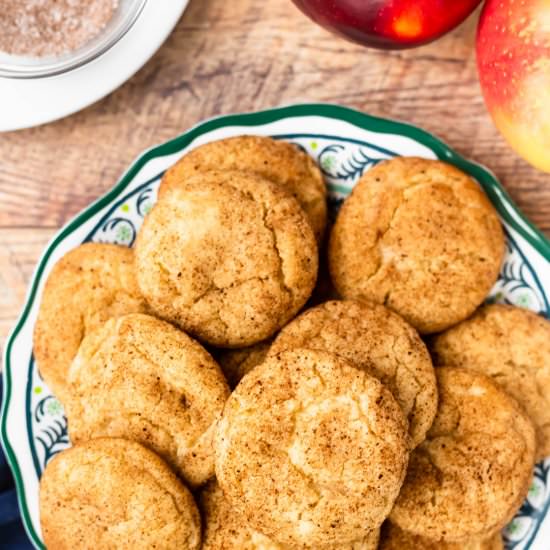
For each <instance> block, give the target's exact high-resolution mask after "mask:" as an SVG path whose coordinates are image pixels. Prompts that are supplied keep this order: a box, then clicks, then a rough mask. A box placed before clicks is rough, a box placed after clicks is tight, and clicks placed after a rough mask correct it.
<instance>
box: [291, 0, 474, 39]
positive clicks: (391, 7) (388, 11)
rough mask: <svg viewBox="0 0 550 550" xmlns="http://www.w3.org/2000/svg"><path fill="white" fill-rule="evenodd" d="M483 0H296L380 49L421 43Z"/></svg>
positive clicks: (349, 35)
mask: <svg viewBox="0 0 550 550" xmlns="http://www.w3.org/2000/svg"><path fill="white" fill-rule="evenodd" d="M480 1H481V0H293V2H294V3H295V4H296V5H297V6H298V7H299V8H300V9H301V10H302V11H303V12H304V13H305V14H306V15H308V16H309V17H311V19H313V20H314V21H316V22H317V23H319V24H320V25H322V26H323V27H325V28H327V29H329V30H331V31H334V32H336V33H338V34H340V35H342V36H344V37H346V38H349V39H351V40H353V41H355V42H359V43H360V44H364V45H366V46H372V47H373V48H381V49H388V50H389V49H403V48H412V47H414V46H420V45H422V44H426V43H428V42H431V41H432V40H435V39H436V38H439V37H440V36H441V35H443V34H445V33H446V32H449V31H450V30H452V29H454V28H455V27H456V26H458V25H459V24H460V23H462V21H464V19H466V17H468V15H470V13H472V11H473V10H474V9H475V8H476V6H477V5H478V4H479V3H480Z"/></svg>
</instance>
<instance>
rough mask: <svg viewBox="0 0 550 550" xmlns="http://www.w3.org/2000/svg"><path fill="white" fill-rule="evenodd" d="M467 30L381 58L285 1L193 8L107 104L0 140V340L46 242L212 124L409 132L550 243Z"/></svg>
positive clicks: (542, 200)
mask: <svg viewBox="0 0 550 550" xmlns="http://www.w3.org/2000/svg"><path fill="white" fill-rule="evenodd" d="M476 17H477V16H476V15H474V16H473V17H472V18H470V20H469V21H468V22H467V23H466V24H465V25H463V26H462V27H461V28H460V29H458V30H457V31H456V32H454V33H453V34H451V35H449V36H447V37H446V38H444V39H443V40H440V41H438V42H437V43H435V44H432V45H429V46H426V47H424V48H420V49H416V50H410V51H405V52H391V53H390V52H378V51H375V50H367V49H364V48H361V47H360V46H356V45H354V44H350V43H348V42H345V41H343V40H341V39H340V38H336V37H333V36H332V35H330V34H329V33H327V32H326V31H324V30H323V29H320V28H318V27H317V26H315V25H313V24H312V23H310V21H309V20H307V19H306V18H305V17H304V16H303V15H302V14H301V13H299V12H298V10H297V9H296V8H295V7H294V6H293V5H292V3H291V2H290V1H289V0H270V1H265V0H233V1H232V2H220V1H219V0H192V1H191V3H190V6H189V8H188V10H187V12H186V13H185V15H184V16H183V18H182V20H181V21H180V22H179V24H178V26H177V28H176V30H175V32H174V33H173V34H172V36H171V37H170V39H169V40H168V41H167V43H166V44H165V45H164V46H163V47H162V48H161V50H160V51H159V52H158V53H157V54H156V55H155V57H154V58H153V59H152V60H151V61H150V62H149V63H148V64H147V65H146V66H145V67H144V68H143V69H142V70H141V71H140V72H139V73H138V74H137V75H136V76H135V77H134V78H132V79H131V80H130V81H129V82H127V83H126V84H125V85H124V86H122V87H121V88H120V89H119V90H117V91H116V92H115V93H113V94H112V95H111V96H109V97H108V98H106V99H104V100H103V101H100V102H99V103H97V104H95V105H93V106H92V107H89V108H88V109H86V110H84V111H82V112H81V113H79V114H77V115H74V116H72V117H69V118H67V119H64V120H61V121H58V122H55V123H52V124H49V125H46V126H42V127H39V128H35V129H31V130H24V131H20V132H15V133H11V134H4V135H0V228H2V229H1V231H0V259H1V263H0V266H1V270H2V273H1V277H0V295H1V296H2V301H1V302H0V306H1V307H2V312H1V320H0V339H2V340H3V337H4V336H5V334H6V330H7V328H8V327H9V325H10V324H11V323H12V322H13V320H14V318H15V315H16V313H17V312H18V309H19V307H20V304H21V302H22V300H23V296H24V291H25V288H26V285H27V282H28V278H29V276H30V273H31V267H32V266H33V265H34V263H35V262H36V260H37V258H38V256H39V254H40V252H41V249H42V247H43V244H44V243H45V242H46V240H47V238H48V237H49V236H50V235H51V232H52V229H53V228H57V227H59V226H60V225H62V224H63V223H64V222H65V221H66V220H67V219H68V218H70V217H71V216H73V215H74V214H75V213H77V212H78V211H79V210H81V209H82V208H83V207H84V206H86V205H87V204H88V203H90V201H92V200H93V199H95V198H96V197H98V196H99V195H100V194H102V193H104V192H105V190H107V189H108V188H109V187H111V186H112V185H113V184H114V182H115V181H116V180H117V178H118V177H119V175H120V174H121V172H122V171H123V170H124V169H125V168H126V167H127V166H128V164H129V163H130V162H131V161H132V159H133V158H134V157H135V156H136V155H137V154H139V153H140V152H141V151H142V150H143V149H145V148H147V147H149V146H151V145H153V144H155V143H158V142H161V141H164V140H166V139H169V138H172V137H174V136H175V135H177V134H179V133H181V132H183V131H184V130H186V129H187V128H189V127H190V126H191V125H193V124H195V123H197V122H199V121H200V120H202V119H204V118H206V117H210V116H213V115H218V114H225V113H231V112H238V111H250V110H257V109H263V108H269V107H273V106H277V105H281V104H286V103H291V102H300V101H302V102H305V101H326V102H334V103H340V104H344V105H348V106H351V107H355V108H358V109H361V110H363V111H365V112H368V113H371V114H374V115H379V116H386V117H392V118H396V119H400V120H404V121H409V122H412V123H413V124H417V125H419V126H422V127H424V128H425V129H427V130H429V131H431V132H433V133H435V134H437V135H439V136H440V137H441V138H443V139H444V140H445V141H447V142H448V143H449V144H450V145H452V146H453V147H454V148H455V149H457V150H458V151H459V152H461V153H463V154H464V155H466V156H468V157H470V158H473V159H475V160H477V161H478V162H481V163H483V164H485V165H487V166H488V167H489V168H491V169H492V170H493V171H494V172H495V173H496V174H497V176H498V177H499V178H500V180H501V181H502V182H503V184H504V185H505V186H506V188H507V189H508V191H509V192H510V194H511V195H512V197H513V198H514V200H515V201H516V202H517V203H518V204H519V206H520V207H521V208H522V209H523V211H524V212H525V213H526V214H527V216H528V217H529V218H531V219H532V220H533V221H534V222H535V223H537V224H538V225H539V227H541V228H542V229H543V231H545V232H546V234H547V235H550V176H548V175H544V174H542V173H540V172H537V171H536V170H534V169H533V168H531V167H529V166H528V165H527V164H526V163H525V162H524V161H522V160H521V159H520V158H519V157H517V155H515V154H514V153H513V152H512V150H511V149H510V148H509V147H508V146H507V145H506V143H505V142H504V140H503V139H502V138H501V137H500V136H499V134H498V133H497V131H496V130H495V129H494V127H493V125H492V123H491V121H490V118H489V116H488V115H487V113H486V110H485V107H484V104H483V101H482V98H481V94H480V90H479V85H478V81H477V75H476V67H475V56H474V50H473V42H474V32H475V23H476ZM35 228H36V229H35ZM27 241H28V242H27Z"/></svg>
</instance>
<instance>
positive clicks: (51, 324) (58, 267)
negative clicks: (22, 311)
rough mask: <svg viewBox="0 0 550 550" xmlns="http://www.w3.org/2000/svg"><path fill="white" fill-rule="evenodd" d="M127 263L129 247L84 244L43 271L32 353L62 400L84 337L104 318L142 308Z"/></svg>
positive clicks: (131, 267)
mask: <svg viewBox="0 0 550 550" xmlns="http://www.w3.org/2000/svg"><path fill="white" fill-rule="evenodd" d="M133 262H134V254H133V252H132V250H130V249H129V248H126V247H123V246H117V245H114V244H96V243H86V244H83V245H81V246H79V247H77V248H75V249H74V250H71V251H70V252H68V253H67V254H65V256H63V257H62V258H61V259H60V260H59V261H58V262H57V263H56V264H55V265H54V267H53V269H52V271H51V273H50V275H49V276H48V280H47V281H46V286H45V287H44V293H43V294H42V302H41V304H40V311H39V313H38V320H37V321H36V325H35V328H34V356H35V358H36V362H37V364H38V368H39V369H40V374H41V375H42V377H43V378H44V380H45V381H46V383H47V384H48V386H49V387H50V388H51V390H52V391H53V392H54V393H55V394H56V396H57V397H58V398H59V399H60V400H61V401H62V402H64V401H65V396H64V393H65V388H66V384H67V373H68V371H69V366H70V364H71V361H72V360H73V358H74V356H75V355H76V352H77V351H78V346H80V343H81V342H82V339H83V338H84V336H86V334H88V333H89V332H90V331H91V330H94V329H95V328H97V327H98V326H100V325H102V324H103V323H104V322H105V321H106V320H107V319H109V318H110V317H116V316H118V315H124V314H126V313H140V312H141V313H143V312H145V311H146V310H147V306H146V303H145V300H144V299H143V298H142V297H141V294H140V291H139V288H138V286H137V282H136V279H135V275H134V263H133Z"/></svg>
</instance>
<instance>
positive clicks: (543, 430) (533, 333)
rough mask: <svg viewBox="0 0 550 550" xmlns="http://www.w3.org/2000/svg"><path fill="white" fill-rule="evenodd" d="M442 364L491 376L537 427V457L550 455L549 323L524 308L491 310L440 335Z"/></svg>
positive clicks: (436, 349)
mask: <svg viewBox="0 0 550 550" xmlns="http://www.w3.org/2000/svg"><path fill="white" fill-rule="evenodd" d="M432 350H433V355H434V360H435V361H436V362H437V363H438V364H442V365H448V366H455V367H465V368H468V369H472V370H475V371H477V372H480V373H482V374H486V375H487V376H490V377H491V378H493V379H494V380H495V382H497V383H498V384H499V385H500V386H502V387H503V388H504V389H505V390H506V392H508V393H509V394H510V395H511V396H513V397H515V398H516V399H517V400H518V402H519V403H520V404H521V405H523V407H524V408H525V410H526V412H527V414H528V415H529V416H530V417H531V420H532V421H533V422H534V424H535V426H536V428H537V458H538V459H540V460H542V459H543V458H546V457H547V456H550V321H548V319H545V318H543V317H541V316H540V315H537V314H535V313H533V312H531V311H528V310H526V309H523V308H519V307H514V306H508V305H500V304H499V305H497V304H494V305H488V306H483V307H482V308H480V309H479V310H478V311H477V312H476V313H475V315H473V316H472V317H470V318H469V319H467V320H466V321H464V322H462V323H460V324H458V325H456V326H455V327H452V328H451V329H449V330H448V331H446V332H444V333H442V334H439V335H438V336H437V337H436V338H435V339H434V340H433V343H432Z"/></svg>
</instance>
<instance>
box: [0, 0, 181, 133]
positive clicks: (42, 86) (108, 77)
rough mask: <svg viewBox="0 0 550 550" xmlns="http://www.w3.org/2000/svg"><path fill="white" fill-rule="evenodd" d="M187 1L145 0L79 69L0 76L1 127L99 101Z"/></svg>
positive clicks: (164, 33)
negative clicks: (124, 29) (115, 39)
mask: <svg viewBox="0 0 550 550" xmlns="http://www.w3.org/2000/svg"><path fill="white" fill-rule="evenodd" d="M188 3H189V0H168V1H163V2H158V1H156V0H152V1H150V2H147V4H146V5H145V8H144V10H143V12H142V14H141V15H140V17H139V19H138V20H137V21H136V23H135V25H134V26H133V27H132V29H130V31H129V32H128V34H127V35H126V36H125V37H124V38H122V40H121V41H120V42H119V43H118V44H116V45H115V46H114V47H113V48H112V49H111V50H109V51H108V52H107V53H105V54H104V55H102V56H101V57H100V58H98V59H96V60H95V61H92V62H91V63H89V64H87V65H85V66H84V67H82V68H80V69H76V70H75V71H72V72H70V73H66V74H63V75H59V76H54V77H51V78H40V79H36V80H16V79H9V78H0V132H6V131H9V130H19V129H21V128H29V127H31V126H37V125H38V124H44V123H45V122H51V121H52V120H57V119H59V118H62V117H64V116H67V115H70V114H72V113H75V112H77V111H80V110H81V109H84V108H85V107H87V106H88V105H90V104H92V103H94V102H95V101H98V100H99V99H101V98H103V97H105V96H106V95H107V94H109V93H111V92H112V91H113V90H115V89H116V88H118V87H119V86H120V85H121V84H123V83H124V82H126V80H128V79H129V78H130V77H131V76H132V75H133V74H134V73H136V72H137V71H138V70H139V69H140V68H141V67H143V65H145V63H146V62H147V61H148V60H149V59H150V58H151V57H152V56H153V54H154V53H155V52H156V51H157V50H158V48H159V47H160V46H161V44H162V43H163V42H164V41H165V40H166V38H167V37H168V35H169V34H170V33H171V32H172V29H173V28H174V27H175V25H176V23H177V22H178V20H179V18H180V17H181V15H182V13H183V11H184V10H185V8H186V7H187V4H188Z"/></svg>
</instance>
